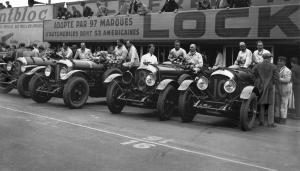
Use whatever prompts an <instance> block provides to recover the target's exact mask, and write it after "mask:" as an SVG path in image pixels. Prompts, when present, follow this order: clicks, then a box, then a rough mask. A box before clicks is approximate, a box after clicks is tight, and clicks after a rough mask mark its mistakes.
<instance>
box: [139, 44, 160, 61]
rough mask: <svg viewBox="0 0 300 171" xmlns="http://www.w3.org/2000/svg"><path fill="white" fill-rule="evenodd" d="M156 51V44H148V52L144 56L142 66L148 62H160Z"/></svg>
mask: <svg viewBox="0 0 300 171" xmlns="http://www.w3.org/2000/svg"><path fill="white" fill-rule="evenodd" d="M154 51H155V46H154V44H150V45H148V53H147V54H146V55H143V56H142V58H141V64H140V67H145V66H147V65H148V64H153V65H157V64H158V61H157V57H156V56H155V55H154Z"/></svg>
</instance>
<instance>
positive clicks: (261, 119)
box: [259, 104, 266, 124]
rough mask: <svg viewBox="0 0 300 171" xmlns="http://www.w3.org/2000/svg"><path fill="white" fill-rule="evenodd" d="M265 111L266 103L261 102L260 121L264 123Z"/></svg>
mask: <svg viewBox="0 0 300 171" xmlns="http://www.w3.org/2000/svg"><path fill="white" fill-rule="evenodd" d="M265 111H266V109H265V105H263V104H261V105H260V112H259V122H260V123H261V124H264V122H265Z"/></svg>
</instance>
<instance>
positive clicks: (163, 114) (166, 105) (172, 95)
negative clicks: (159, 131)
mask: <svg viewBox="0 0 300 171" xmlns="http://www.w3.org/2000/svg"><path fill="white" fill-rule="evenodd" d="M177 99H178V96H177V90H176V88H175V87H174V86H173V85H168V86H167V88H166V89H165V90H164V91H163V92H161V93H160V94H159V97H158V101H157V110H158V117H159V120H161V121H165V120H169V119H170V118H171V117H172V115H173V113H174V111H175V107H176V105H177Z"/></svg>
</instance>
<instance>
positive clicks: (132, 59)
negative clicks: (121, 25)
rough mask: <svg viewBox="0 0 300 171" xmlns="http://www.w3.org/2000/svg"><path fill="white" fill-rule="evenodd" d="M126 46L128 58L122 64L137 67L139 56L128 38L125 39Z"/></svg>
mask: <svg viewBox="0 0 300 171" xmlns="http://www.w3.org/2000/svg"><path fill="white" fill-rule="evenodd" d="M126 47H127V48H128V50H129V52H128V59H127V62H125V63H124V64H123V66H124V67H128V68H132V67H138V66H139V65H140V58H139V55H138V52H137V50H136V48H135V46H134V45H133V44H132V42H130V41H129V40H128V41H126Z"/></svg>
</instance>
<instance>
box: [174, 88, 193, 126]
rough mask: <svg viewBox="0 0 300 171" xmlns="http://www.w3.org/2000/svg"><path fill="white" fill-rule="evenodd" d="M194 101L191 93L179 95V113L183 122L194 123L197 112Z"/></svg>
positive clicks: (186, 92)
mask: <svg viewBox="0 0 300 171" xmlns="http://www.w3.org/2000/svg"><path fill="white" fill-rule="evenodd" d="M193 105H194V100H193V94H192V92H191V91H189V90H187V91H183V92H180V94H179V99H178V111H179V114H180V117H181V121H182V122H192V121H193V119H194V117H195V115H196V111H195V110H194V107H193Z"/></svg>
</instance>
